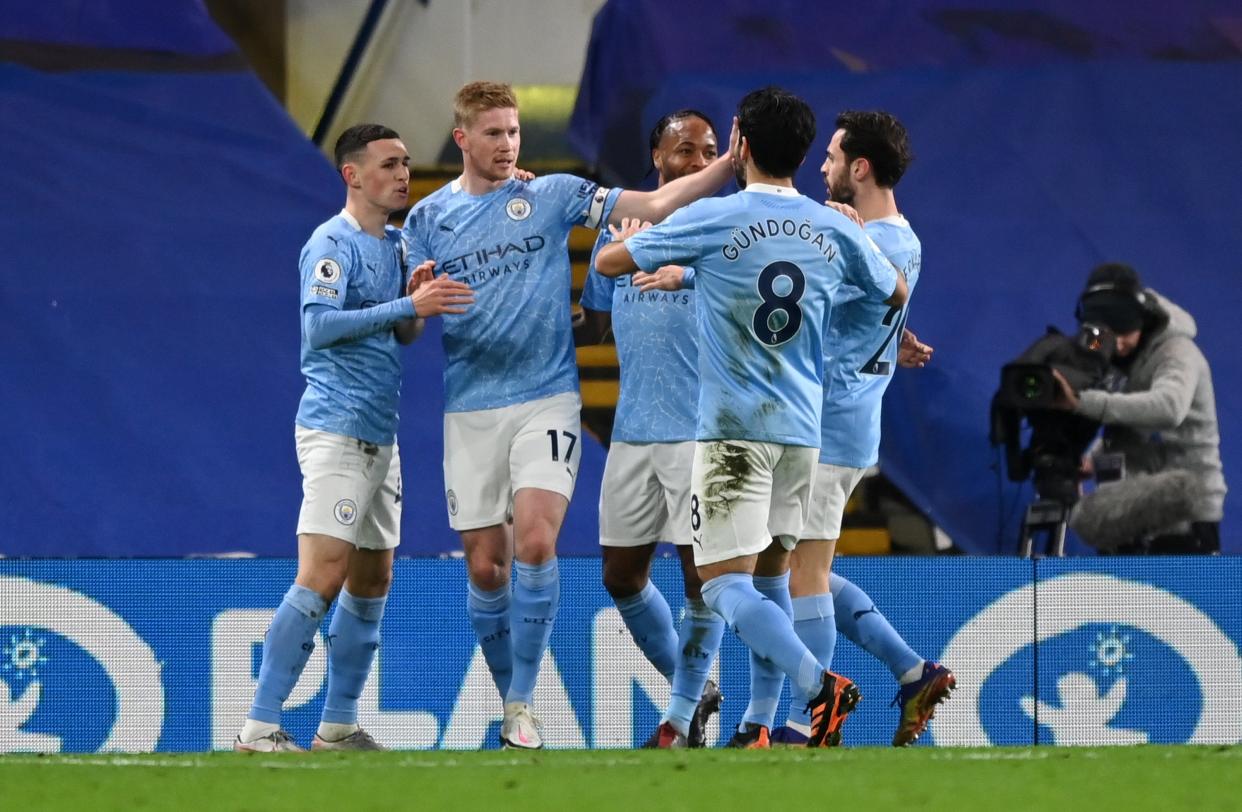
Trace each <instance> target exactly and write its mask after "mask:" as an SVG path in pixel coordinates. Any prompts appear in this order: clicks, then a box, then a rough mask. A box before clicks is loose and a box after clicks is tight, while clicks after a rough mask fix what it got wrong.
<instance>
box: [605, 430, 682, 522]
mask: <svg viewBox="0 0 1242 812" xmlns="http://www.w3.org/2000/svg"><path fill="white" fill-rule="evenodd" d="M693 464H694V442H693V441H690V442H683V443H622V442H615V443H613V444H612V445H611V446H610V447H609V449H608V461H607V462H606V463H604V481H603V484H602V486H601V488H600V494H599V543H600V544H601V545H603V546H605V547H639V546H641V545H644V544H653V543H655V542H657V541H668V542H672V543H673V544H677V545H684V544H689V543H690V522H689V521H687V520H688V518H689V517H690V469H691V467H692V466H693Z"/></svg>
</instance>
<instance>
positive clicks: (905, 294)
mask: <svg viewBox="0 0 1242 812" xmlns="http://www.w3.org/2000/svg"><path fill="white" fill-rule="evenodd" d="M890 264H891V263H890ZM893 268H894V270H896V271H897V285H896V287H894V288H893V295H892V296H889V297H888V298H887V299H885V300H884V304H886V305H888V306H889V307H901V306H902V305H904V304H905V303H906V302H908V301H910V286H909V285H908V284H906V275H905V274H904V273H902V272H901V269H900V268H898V267H897V266H896V265H894V266H893Z"/></svg>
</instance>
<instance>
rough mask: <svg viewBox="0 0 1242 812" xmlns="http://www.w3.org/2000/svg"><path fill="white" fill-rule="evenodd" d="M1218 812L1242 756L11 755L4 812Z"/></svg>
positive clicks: (1234, 790) (2, 794) (0, 768)
mask: <svg viewBox="0 0 1242 812" xmlns="http://www.w3.org/2000/svg"><path fill="white" fill-rule="evenodd" d="M497 806H498V807H499V808H500V809H504V810H514V809H538V810H541V812H559V810H564V809H571V810H575V812H577V811H578V810H581V812H606V810H613V809H617V810H628V811H632V812H637V811H638V810H652V812H671V810H682V809H685V810H689V809H704V810H712V811H713V812H721V811H722V810H746V809H753V810H755V811H756V812H759V810H769V809H770V810H778V811H781V812H783V810H791V812H792V811H793V810H797V812H802V811H803V810H808V811H809V810H823V811H824V812H837V810H841V811H842V812H846V811H847V810H848V812H855V811H857V812H863V811H864V810H876V809H895V810H901V811H902V812H916V810H931V809H944V810H953V811H954V812H972V811H973V810H988V812H992V810H998V811H1004V812H1008V810H1015V809H1039V810H1053V812H1064V811H1065V810H1076V809H1088V810H1093V811H1098V812H1105V810H1113V809H1118V810H1124V811H1125V812H1133V810H1145V809H1153V810H1155V809H1159V810H1216V809H1221V810H1224V809H1231V810H1232V809H1239V808H1240V807H1242V747H1158V746H1147V747H1131V748H1098V749H1095V748H1091V749H1088V748H1074V749H1071V748H1052V747H1045V748H1002V747H994V748H986V749H949V748H916V749H912V750H888V749H881V748H856V749H846V750H826V751H808V750H772V751H764V752H754V751H730V750H700V751H694V752H686V751H681V752H651V751H628V750H615V751H588V752H581V751H573V752H570V751H560V752H544V753H514V752H483V753H473V752H472V753H452V752H427V753H423V752H419V753H412V752H404V753H402V752H397V753H365V754H340V753H331V754H306V755H286V756H245V755H237V754H233V753H212V754H202V755H141V756H128V755H115V756H27V755H9V756H0V808H3V809H5V810H22V812H26V811H27V810H43V809H50V810H62V809H64V810H96V809H176V810H198V809H203V810H207V809H210V810H231V809H248V810H273V809H281V810H283V809H289V810H306V809H328V810H334V809H340V810H373V809H374V810H390V809H418V810H434V811H435V812H441V811H442V810H458V809H463V810H472V809H488V808H494V807H497Z"/></svg>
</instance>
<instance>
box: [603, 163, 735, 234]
mask: <svg viewBox="0 0 1242 812" xmlns="http://www.w3.org/2000/svg"><path fill="white" fill-rule="evenodd" d="M732 177H733V163H732V161H730V160H729V156H728V155H722V156H720V157H719V158H717V159H716V160H714V161H712V163H711V166H709V167H707V168H706V169H704V170H703V171H702V172H695V173H694V174H693V175H686V176H685V177H682V178H678V179H677V180H674V181H670V182H668V183H666V184H664V185H663V186H661V187H660V188H659V189H656V190H654V191H650V192H635V191H633V190H631V189H626V190H625V191H623V192H622V193H621V195H620V196H619V197H618V198H617V202H616V205H614V206H613V207H612V213H611V214H610V215H609V216H608V222H609V224H611V225H620V224H621V221H622V220H623V219H626V218H637V219H640V220H648V221H650V222H652V223H658V222H660V221H661V220H663V219H664V218H665V217H668V216H669V215H670V214H672V213H673V212H675V211H677V210H678V209H680V208H681V207H682V206H684V205H686V204H687V203H693V202H694V201H696V200H698V199H700V198H703V197H710V196H711V195H714V194H716V192H718V191H720V189H721V188H723V187H724V185H725V184H726V183H728V182H729V179H730V178H732Z"/></svg>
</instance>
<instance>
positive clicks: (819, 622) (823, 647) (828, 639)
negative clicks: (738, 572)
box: [789, 592, 837, 726]
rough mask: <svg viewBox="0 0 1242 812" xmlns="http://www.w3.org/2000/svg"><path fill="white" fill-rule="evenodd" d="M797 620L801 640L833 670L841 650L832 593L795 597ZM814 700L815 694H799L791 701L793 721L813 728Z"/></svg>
mask: <svg viewBox="0 0 1242 812" xmlns="http://www.w3.org/2000/svg"><path fill="white" fill-rule="evenodd" d="M793 621H794V624H793V625H794V632H795V633H797V635H798V639H799V640H801V641H802V642H803V643H805V644H806V647H807V648H808V649H810V650H811V653H812V654H814V655H815V659H816V660H818V661H819V664H820V665H821V666H823V667H824V669H825V670H828V671H831V670H832V655H833V652H834V651H835V650H836V647H837V624H836V617H835V612H834V607H833V603H832V595H831V593H828V592H824V593H822V594H819V595H806V596H804V597H801V598H794V599H793ZM816 693H818V691H816ZM814 698H815V695H814V694H812V695H810V696H805V695H803V694H799V693H797V692H795V693H794V696H793V698H792V701H791V702H790V708H789V721H791V722H796V723H797V724H800V725H806V726H809V725H810V724H811V714H809V713H807V712H806V706H807V703H809V702H810V701H811V700H812V699H814Z"/></svg>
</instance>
